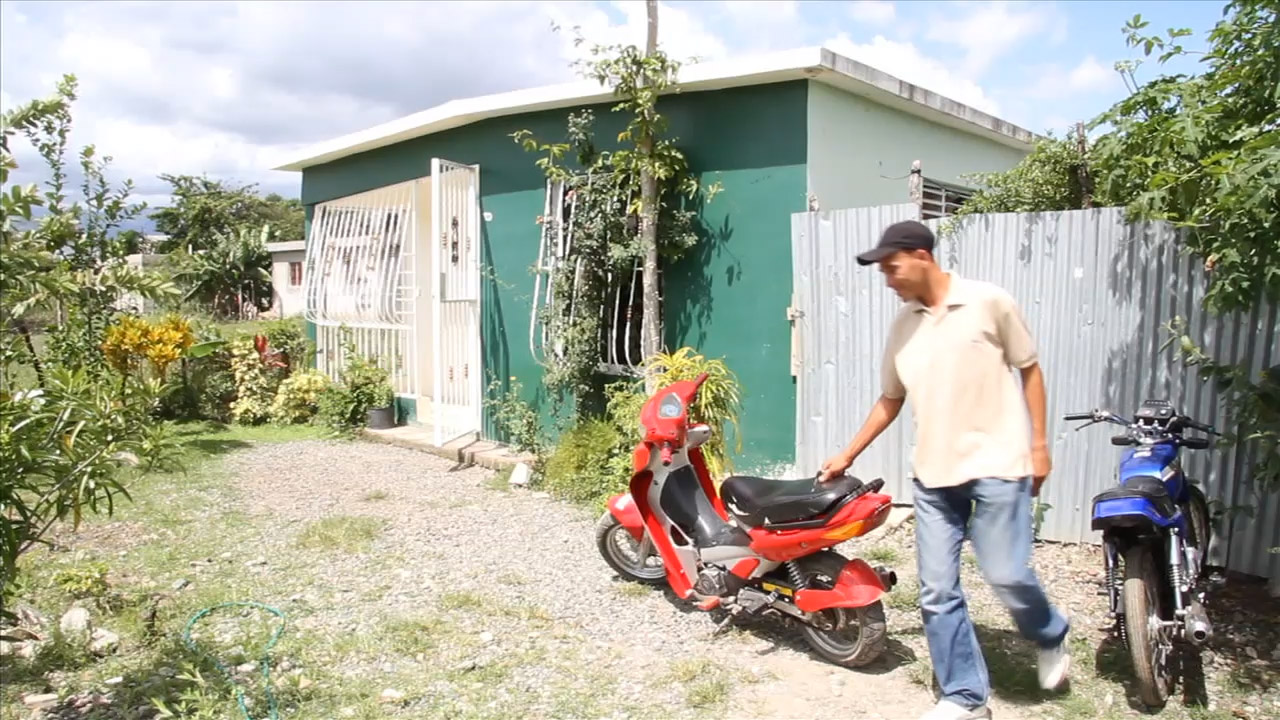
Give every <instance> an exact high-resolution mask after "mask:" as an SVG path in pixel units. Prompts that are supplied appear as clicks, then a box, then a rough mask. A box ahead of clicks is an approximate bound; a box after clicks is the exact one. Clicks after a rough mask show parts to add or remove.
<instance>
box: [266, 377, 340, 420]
mask: <svg viewBox="0 0 1280 720" xmlns="http://www.w3.org/2000/svg"><path fill="white" fill-rule="evenodd" d="M327 387H329V378H328V376H326V375H325V374H324V373H322V372H320V371H319V370H314V369H306V370H300V371H297V372H295V373H294V374H292V375H290V376H289V377H287V378H285V380H284V381H283V382H281V383H280V389H279V390H277V391H276V397H275V400H274V401H273V402H272V403H271V420H272V422H276V423H280V424H284V425H291V424H295V423H303V422H306V421H308V420H310V419H311V418H312V417H313V416H314V415H315V414H316V410H317V407H318V405H319V401H320V394H321V393H322V392H324V390H325V388H327Z"/></svg>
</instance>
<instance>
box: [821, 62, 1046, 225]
mask: <svg viewBox="0 0 1280 720" xmlns="http://www.w3.org/2000/svg"><path fill="white" fill-rule="evenodd" d="M808 131H809V132H808V134H809V153H808V159H809V190H810V192H813V193H814V194H816V195H817V197H818V203H819V207H821V208H822V209H823V210H839V209H841V208H850V207H870V206H874V205H885V204H893V203H905V202H908V200H909V198H908V196H907V180H906V178H905V176H906V175H907V173H908V172H909V171H910V170H911V163H912V161H915V160H919V161H920V166H921V169H922V170H923V172H924V175H925V176H926V177H929V178H932V179H935V180H941V181H943V182H950V183H956V184H962V185H963V184H964V182H963V181H962V180H961V178H960V176H961V175H963V174H967V173H975V172H992V171H997V170H1007V169H1008V168H1011V167H1013V166H1014V165H1016V164H1017V163H1018V161H1019V160H1020V159H1022V157H1023V155H1025V153H1026V151H1021V150H1016V149H1014V148H1010V147H1008V146H1006V145H1001V144H999V143H997V142H993V141H991V140H987V139H985V138H981V137H978V136H976V135H972V134H969V133H965V132H962V131H960V130H956V129H954V128H950V127H947V126H945V125H937V124H934V123H931V122H929V121H928V120H925V119H923V118H919V117H916V116H914V115H908V114H906V113H903V112H900V111H898V110H894V109H892V108H888V107H885V106H884V105H878V104H876V103H873V102H871V101H870V100H867V99H866V98H863V97H859V96H857V95H853V94H850V93H847V92H844V91H842V90H839V89H837V88H833V87H831V86H830V85H827V84H825V83H821V82H816V81H809V117H808ZM884 176H888V177H884Z"/></svg>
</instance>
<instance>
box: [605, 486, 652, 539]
mask: <svg viewBox="0 0 1280 720" xmlns="http://www.w3.org/2000/svg"><path fill="white" fill-rule="evenodd" d="M609 512H610V513H611V514H612V515H613V516H614V517H615V518H617V519H618V523H619V524H621V525H622V527H623V528H625V529H626V531H627V532H628V533H630V535H631V537H633V538H635V539H636V542H640V541H641V540H643V539H644V517H643V516H642V515H641V514H640V507H639V506H638V505H636V503H635V501H633V500H632V499H631V493H619V494H617V495H614V496H613V497H611V498H609Z"/></svg>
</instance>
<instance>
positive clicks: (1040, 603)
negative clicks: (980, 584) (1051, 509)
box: [915, 478, 1067, 708]
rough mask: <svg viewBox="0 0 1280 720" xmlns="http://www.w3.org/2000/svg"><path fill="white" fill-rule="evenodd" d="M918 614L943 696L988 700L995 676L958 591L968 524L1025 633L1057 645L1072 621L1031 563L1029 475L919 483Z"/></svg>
mask: <svg viewBox="0 0 1280 720" xmlns="http://www.w3.org/2000/svg"><path fill="white" fill-rule="evenodd" d="M915 515H916V553H917V555H916V563H917V568H918V570H919V575H920V612H921V615H922V617H923V621H924V634H925V638H926V639H927V640H928V641H929V655H930V656H931V657H932V658H933V672H934V675H936V676H937V678H938V684H939V685H941V687H942V697H943V698H944V699H946V700H950V701H952V702H954V703H957V704H959V705H962V706H964V707H968V708H974V707H977V706H979V705H983V704H985V703H986V702H987V697H988V693H989V689H990V678H989V677H988V675H987V664H986V661H985V660H983V657H982V649H981V648H980V647H979V646H978V637H977V635H976V634H974V630H973V622H972V620H970V618H969V610H968V607H967V606H966V603H965V598H964V592H963V591H962V590H961V589H960V546H961V544H962V543H963V542H964V538H965V530H966V526H967V527H968V532H969V536H970V539H971V540H972V541H973V549H974V552H975V554H976V555H977V557H978V567H979V568H981V570H982V574H983V577H984V578H985V579H986V581H987V583H988V584H990V585H991V587H992V589H993V590H995V593H996V595H997V596H998V597H999V598H1000V601H1001V602H1003V603H1004V606H1005V607H1006V608H1007V609H1008V610H1009V614H1010V615H1012V616H1013V621H1014V623H1015V624H1017V626H1018V630H1019V631H1020V632H1021V633H1022V636H1023V637H1025V638H1026V639H1028V640H1030V641H1031V642H1033V643H1035V644H1036V645H1037V646H1039V647H1041V648H1052V647H1056V646H1057V645H1058V644H1059V643H1061V642H1062V640H1063V638H1065V637H1066V634H1067V620H1066V618H1065V617H1063V615H1062V613H1060V612H1058V611H1057V609H1055V608H1054V607H1053V606H1051V605H1050V604H1049V599H1048V598H1047V597H1046V596H1045V593H1044V590H1043V589H1042V588H1041V587H1040V580H1039V579H1038V578H1037V577H1036V574H1035V571H1034V570H1032V569H1031V546H1032V540H1033V536H1032V527H1031V480H1030V479H1023V480H1019V481H1016V482H1015V481H1012V480H1001V479H997V478H982V479H979V480H971V481H969V482H968V483H965V484H964V485H959V486H956V487H946V488H935V489H929V488H926V487H925V486H924V485H922V484H920V481H919V480H916V481H915Z"/></svg>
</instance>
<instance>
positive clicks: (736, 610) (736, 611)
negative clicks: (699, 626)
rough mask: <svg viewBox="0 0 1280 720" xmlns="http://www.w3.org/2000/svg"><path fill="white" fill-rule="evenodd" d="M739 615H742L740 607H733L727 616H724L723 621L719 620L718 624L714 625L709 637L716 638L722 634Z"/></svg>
mask: <svg viewBox="0 0 1280 720" xmlns="http://www.w3.org/2000/svg"><path fill="white" fill-rule="evenodd" d="M741 614H742V606H741V605H735V606H733V609H732V610H730V611H729V614H728V615H726V616H725V618H724V619H723V620H721V621H720V622H719V623H717V624H716V629H715V630H713V631H712V632H711V637H718V636H719V635H720V633H722V632H724V631H725V629H727V628H728V627H729V623H731V622H733V621H734V620H735V619H737V617H738V616H739V615H741Z"/></svg>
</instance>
